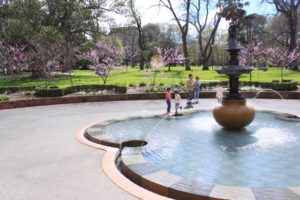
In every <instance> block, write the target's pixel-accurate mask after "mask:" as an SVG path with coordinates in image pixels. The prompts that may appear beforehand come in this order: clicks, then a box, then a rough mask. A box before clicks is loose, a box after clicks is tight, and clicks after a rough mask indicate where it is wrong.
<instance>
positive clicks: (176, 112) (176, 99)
mask: <svg viewBox="0 0 300 200" xmlns="http://www.w3.org/2000/svg"><path fill="white" fill-rule="evenodd" d="M174 95H175V115H178V108H180V103H181V97H180V95H179V93H178V91H175V92H174Z"/></svg>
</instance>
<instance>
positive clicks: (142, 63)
mask: <svg viewBox="0 0 300 200" xmlns="http://www.w3.org/2000/svg"><path fill="white" fill-rule="evenodd" d="M144 65H145V58H144V54H143V51H141V55H140V70H144Z"/></svg>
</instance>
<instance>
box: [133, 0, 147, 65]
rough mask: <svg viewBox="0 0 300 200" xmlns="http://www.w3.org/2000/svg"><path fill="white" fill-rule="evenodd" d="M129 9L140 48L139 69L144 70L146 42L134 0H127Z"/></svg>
mask: <svg viewBox="0 0 300 200" xmlns="http://www.w3.org/2000/svg"><path fill="white" fill-rule="evenodd" d="M129 10H130V14H131V17H132V18H133V19H134V22H135V25H136V29H137V30H138V35H139V37H138V44H139V48H140V70H144V65H145V51H146V43H145V35H144V30H143V27H142V20H141V15H140V14H139V13H138V11H137V9H136V8H135V5H134V0H129Z"/></svg>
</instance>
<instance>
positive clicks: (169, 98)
mask: <svg viewBox="0 0 300 200" xmlns="http://www.w3.org/2000/svg"><path fill="white" fill-rule="evenodd" d="M171 101H172V94H171V88H170V87H167V91H166V102H167V114H169V113H170V111H171Z"/></svg>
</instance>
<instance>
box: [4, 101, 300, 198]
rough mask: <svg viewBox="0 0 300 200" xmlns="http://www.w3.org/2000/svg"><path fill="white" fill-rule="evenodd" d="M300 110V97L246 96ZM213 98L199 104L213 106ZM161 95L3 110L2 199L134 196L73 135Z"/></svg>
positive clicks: (158, 105)
mask: <svg viewBox="0 0 300 200" xmlns="http://www.w3.org/2000/svg"><path fill="white" fill-rule="evenodd" d="M248 102H249V103H250V104H253V105H254V107H256V108H257V109H263V110H277V111H282V112H288V113H292V114H297V115H300V109H299V107H300V100H286V101H285V102H283V101H282V100H256V101H252V100H250V101H248ZM215 104H216V100H215V99H203V100H201V101H200V103H199V104H198V105H197V106H196V108H199V109H201V108H204V109H210V108H212V107H213V106H214V105H215ZM164 109H165V103H164V101H162V100H155V101H123V102H99V103H84V104H68V105H54V106H43V107H31V108H20V109H13V110H2V111H0V119H1V121H0V163H1V165H0V199H1V200H21V199H26V200H28V199H30V200H35V199H38V200H50V199H51V200H52V199H53V200H61V199H68V200H69V199H71V200H76V199H80V200H93V199H95V200H96V199H97V200H102V199H103V200H104V199H105V200H120V199H122V200H127V199H128V200H130V199H136V198H135V197H133V196H131V195H129V194H127V193H126V192H124V191H122V190H121V189H119V188H118V187H117V186H115V185H114V184H113V183H112V182H111V181H110V180H109V179H108V178H107V177H106V176H105V175H104V173H103V171H102V169H101V165H100V162H101V158H102V155H103V151H100V150H96V149H93V148H90V147H87V146H84V145H83V144H80V143H78V142H77V141H76V140H75V139H74V133H75V131H76V130H77V129H79V128H80V127H82V126H85V125H87V124H90V123H93V122H97V121H102V120H108V119H113V118H114V117H115V116H124V117H125V116H130V115H140V114H141V113H149V112H161V113H163V112H164Z"/></svg>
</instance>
